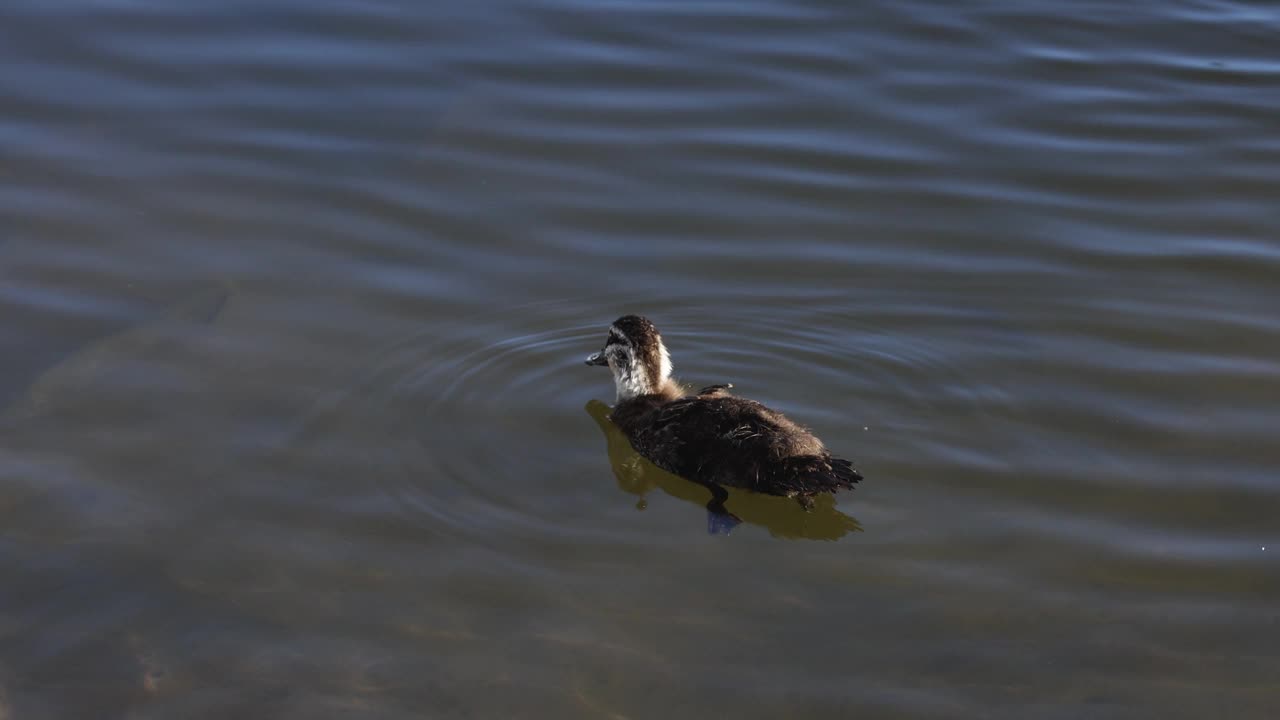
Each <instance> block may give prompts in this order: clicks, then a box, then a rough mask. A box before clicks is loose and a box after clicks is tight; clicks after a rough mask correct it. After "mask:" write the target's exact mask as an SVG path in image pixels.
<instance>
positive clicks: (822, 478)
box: [779, 455, 862, 495]
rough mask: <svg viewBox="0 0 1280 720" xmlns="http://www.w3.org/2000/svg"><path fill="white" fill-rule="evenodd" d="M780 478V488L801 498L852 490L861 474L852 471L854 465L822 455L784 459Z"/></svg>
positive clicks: (841, 459)
mask: <svg viewBox="0 0 1280 720" xmlns="http://www.w3.org/2000/svg"><path fill="white" fill-rule="evenodd" d="M781 475H782V479H783V482H781V483H779V484H780V485H782V486H783V487H785V488H786V489H787V490H789V491H793V492H795V493H798V494H801V495H814V494H817V493H825V492H835V491H837V490H852V489H853V486H854V485H855V484H857V483H858V481H859V480H861V479H862V473H860V472H858V471H857V470H854V469H853V463H851V462H849V461H848V460H845V459H843V458H836V457H830V456H822V455H798V456H795V457H790V458H787V460H786V462H785V464H784V467H783V468H782V473H781Z"/></svg>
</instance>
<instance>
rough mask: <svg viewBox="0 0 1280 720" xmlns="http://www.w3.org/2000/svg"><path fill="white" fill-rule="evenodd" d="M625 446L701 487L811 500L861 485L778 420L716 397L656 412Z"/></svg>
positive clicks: (846, 466)
mask: <svg viewBox="0 0 1280 720" xmlns="http://www.w3.org/2000/svg"><path fill="white" fill-rule="evenodd" d="M633 440H634V441H635V442H636V445H637V447H636V449H637V450H640V451H641V453H643V454H644V455H646V456H648V457H649V458H650V459H651V460H653V461H654V462H655V463H656V464H658V465H659V466H660V467H663V468H664V469H666V470H668V471H670V472H673V473H675V474H677V475H681V476H683V477H686V478H689V479H690V480H694V481H696V482H701V483H704V484H717V485H733V486H737V487H746V488H750V489H752V490H757V491H760V492H766V493H771V494H774V495H796V494H799V495H811V494H814V493H821V492H830V491H834V490H838V489H842V488H850V487H852V486H853V484H854V483H856V482H857V481H858V480H860V479H861V478H862V476H861V475H859V474H858V472H857V471H856V470H854V469H853V466H852V464H851V463H850V462H849V461H847V460H842V459H839V458H833V457H831V454H830V453H828V452H827V450H826V448H825V447H823V445H822V443H821V442H820V441H819V440H818V439H817V438H816V437H814V436H813V434H812V433H810V432H809V431H808V430H806V429H804V428H803V427H801V426H799V425H797V424H796V423H794V422H792V421H791V420H788V419H787V418H786V417H785V416H783V415H782V414H781V413H778V412H775V411H773V410H770V409H769V408H767V407H765V406H764V405H761V404H760V403H758V402H755V401H754V400H748V399H746V398H740V397H735V396H732V395H728V394H722V393H721V392H720V391H719V390H717V391H716V393H715V394H700V395H698V396H694V397H687V398H681V399H680V400H676V401H674V402H671V403H668V404H666V405H664V406H663V407H662V408H661V409H659V410H658V411H657V412H656V413H655V414H654V416H653V418H652V420H651V421H650V423H649V424H648V425H647V427H646V428H644V429H643V430H642V431H641V432H639V433H638V434H637V436H636V437H635V438H633Z"/></svg>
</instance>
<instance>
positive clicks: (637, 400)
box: [587, 315, 862, 502]
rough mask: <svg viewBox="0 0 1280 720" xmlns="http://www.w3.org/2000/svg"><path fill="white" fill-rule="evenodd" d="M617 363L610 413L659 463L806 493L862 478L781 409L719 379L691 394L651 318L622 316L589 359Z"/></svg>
mask: <svg viewBox="0 0 1280 720" xmlns="http://www.w3.org/2000/svg"><path fill="white" fill-rule="evenodd" d="M587 362H588V364H592V365H601V364H608V365H609V367H610V369H612V370H613V371H614V379H615V383H616V385H617V388H618V400H617V403H616V404H615V405H614V407H613V411H612V412H611V413H610V417H611V418H612V420H613V422H614V423H615V424H616V425H617V426H618V427H619V429H621V430H622V432H623V433H624V434H625V435H626V436H627V439H628V440H629V441H630V442H631V445H632V447H634V448H635V450H636V451H637V452H638V453H640V454H641V455H643V456H644V457H646V458H648V459H649V460H650V461H651V462H653V463H654V464H655V465H657V466H658V467H660V468H662V469H663V470H666V471H668V472H671V473H674V474H676V475H679V476H681V477H684V478H686V479H688V480H692V481H694V482H697V483H701V484H704V485H707V486H710V487H712V488H713V491H714V488H716V487H723V486H732V487H741V488H746V489H749V490H754V491H756V492H762V493H768V494H771V495H786V496H795V497H799V498H800V499H801V500H802V502H803V501H804V498H807V497H810V496H813V495H816V494H819V493H827V492H834V491H836V490H842V489H852V488H853V486H854V484H855V483H857V482H858V481H859V480H861V479H862V476H861V475H860V474H859V473H858V471H857V470H854V469H853V465H852V463H850V462H849V461H848V460H844V459H841V458H837V457H833V456H832V455H831V453H830V452H828V451H827V449H826V447H825V446H824V445H823V444H822V441H820V440H819V439H818V438H817V437H815V436H814V435H813V434H812V433H811V432H809V431H808V430H807V429H805V428H804V427H801V426H800V425H798V424H797V423H795V422H792V421H791V420H790V419H788V418H787V417H786V416H784V415H783V414H782V413H780V412H777V411H776V410H771V409H770V408H768V407H765V406H764V405H762V404H760V403H758V402H756V401H754V400H749V399H747V398H743V397H738V396H736V395H733V394H731V393H730V392H729V389H730V388H731V387H732V386H731V385H713V386H710V387H707V388H703V389H702V390H700V391H699V392H698V393H696V394H693V395H687V394H685V393H684V391H683V389H682V388H681V387H680V386H679V385H678V384H676V383H675V382H674V381H672V380H671V379H670V360H669V358H668V356H667V352H666V348H665V346H663V345H662V340H661V337H660V336H659V335H658V334H657V330H656V329H655V328H653V325H652V323H649V321H647V320H645V319H644V318H640V317H638V316H634V315H629V316H624V317H622V318H619V319H618V320H617V321H616V322H615V323H614V324H613V326H612V327H611V328H610V331H609V339H608V340H607V342H606V345H605V349H604V350H602V351H601V352H599V353H596V354H595V355H593V356H591V357H590V358H588V360H587Z"/></svg>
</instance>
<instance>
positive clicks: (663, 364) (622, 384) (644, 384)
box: [587, 315, 671, 402]
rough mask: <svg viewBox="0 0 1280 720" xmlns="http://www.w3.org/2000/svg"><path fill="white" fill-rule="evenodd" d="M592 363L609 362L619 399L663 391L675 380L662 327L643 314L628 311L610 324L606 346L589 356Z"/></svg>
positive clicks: (605, 363) (589, 361) (590, 363)
mask: <svg viewBox="0 0 1280 720" xmlns="http://www.w3.org/2000/svg"><path fill="white" fill-rule="evenodd" d="M587 364H588V365H607V366H608V367H609V370H611V371H612V372H613V383H614V385H615V386H616V387H617V390H618V401H619V402H621V401H623V400H629V399H631V398H633V397H637V396H640V395H652V394H654V393H658V392H661V391H662V389H663V388H664V387H665V386H666V385H667V383H668V382H669V381H670V380H671V355H670V354H669V353H668V352H667V346H666V345H663V344H662V336H661V335H659V334H658V328H656V327H654V326H653V323H651V322H649V321H648V320H646V319H645V318H642V317H640V316H639V315H624V316H622V317H620V318H618V319H617V320H614V321H613V324H612V325H610V326H609V335H608V337H607V338H605V343H604V349H603V350H601V351H600V352H598V353H595V354H593V355H591V356H590V357H588V358H587Z"/></svg>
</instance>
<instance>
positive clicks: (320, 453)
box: [282, 294, 1016, 540]
mask: <svg viewBox="0 0 1280 720" xmlns="http://www.w3.org/2000/svg"><path fill="white" fill-rule="evenodd" d="M766 307H767V308H768V312H765V311H764V308H766ZM636 311H639V312H644V313H645V314H647V315H649V316H650V317H652V318H653V319H654V320H655V322H656V323H658V325H659V328H660V329H661V330H662V331H663V334H664V338H665V339H666V342H667V344H668V345H669V347H670V348H671V349H672V353H673V356H674V358H675V363H676V375H677V377H678V378H680V379H681V380H682V381H683V382H685V383H686V384H687V385H690V386H691V387H698V386H700V385H703V384H710V383H713V382H726V381H728V382H733V383H734V384H735V385H736V386H737V387H738V388H739V390H740V391H741V392H743V394H746V395H750V396H752V397H755V398H758V399H760V400H762V401H764V402H767V403H769V404H771V405H774V406H777V407H779V408H780V409H783V410H784V411H786V412H788V413H791V414H793V415H794V416H795V417H797V418H798V419H800V420H801V421H803V422H806V423H808V424H810V425H812V426H813V427H814V428H815V429H816V430H818V431H819V432H820V433H821V434H822V435H823V437H824V438H826V440H827V442H828V444H829V445H830V446H831V447H833V448H835V449H837V450H839V451H840V452H842V453H844V454H847V455H850V456H851V457H853V458H855V461H856V462H858V464H859V465H860V466H861V467H862V468H863V470H864V472H868V471H869V470H868V464H870V465H871V466H874V463H875V452H877V451H878V450H880V449H882V448H883V447H885V443H886V442H888V445H889V446H892V442H891V441H889V440H887V438H891V437H892V436H894V435H895V434H897V433H898V431H902V430H904V429H907V428H912V429H913V435H918V433H917V432H916V431H918V429H919V428H921V427H924V426H927V425H928V422H929V417H930V415H931V414H932V413H933V412H935V411H939V410H940V409H945V410H946V412H948V413H951V414H954V413H955V412H956V410H955V408H954V407H952V408H949V409H946V408H942V406H943V405H953V406H957V405H958V406H959V407H960V408H961V412H962V413H963V414H964V415H965V416H966V417H968V418H971V419H972V421H974V422H980V421H981V420H982V418H983V417H985V416H986V415H987V413H988V412H989V410H990V409H991V408H992V407H993V406H995V405H999V404H1002V397H1003V396H1002V394H1001V393H1000V392H999V391H998V390H995V389H992V388H980V387H975V386H974V385H973V384H972V383H971V382H968V381H967V380H966V376H965V373H966V369H965V368H966V363H973V362H979V361H980V360H981V357H980V356H981V354H982V352H984V351H986V350H990V349H991V348H992V342H993V339H992V333H994V332H996V331H997V330H999V326H998V324H996V323H993V321H992V317H991V316H990V315H989V314H987V313H983V312H979V311H977V310H972V311H960V310H953V311H950V312H949V313H947V316H946V317H933V318H932V320H933V322H930V320H931V318H930V317H928V316H927V315H928V314H932V315H934V316H936V315H937V314H938V309H937V306H936V305H935V306H932V307H931V306H929V305H928V304H926V303H923V302H921V301H920V300H919V298H918V297H916V298H915V301H914V304H907V303H895V302H894V299H893V298H892V297H889V298H886V297H884V296H883V294H881V295H879V296H878V297H877V298H875V299H874V300H872V299H871V298H860V297H855V296H849V295H843V296H836V295H821V296H819V295H813V296H793V297H715V298H711V297H691V298H665V299H663V300H662V301H661V302H656V303H655V302H651V301H650V302H646V301H641V300H639V299H632V300H631V301H629V302H628V301H626V300H625V299H624V300H623V301H620V300H619V298H617V297H612V298H601V297H587V298H572V299H564V300H557V301H548V302H542V303H536V304H531V305H526V306H521V307H518V308H512V309H511V310H509V311H508V312H504V313H502V314H490V315H484V316H480V317H472V318H466V319H458V320H456V321H454V322H452V323H450V324H447V325H445V326H437V327H432V328H429V329H425V330H421V331H418V332H415V333H413V334H409V335H406V336H404V337H401V338H399V339H397V340H395V341H393V342H390V343H388V344H387V345H386V346H385V347H383V348H382V349H380V350H378V351H377V352H375V353H373V354H372V355H371V357H370V358H369V360H368V361H367V363H366V364H365V369H364V370H363V371H360V372H359V373H357V375H356V376H355V377H353V378H352V381H351V382H350V383H349V384H347V385H346V386H345V387H344V388H342V389H341V390H339V391H337V392H335V393H334V394H333V395H332V396H330V397H328V398H326V399H324V400H323V401H322V402H319V403H317V406H316V407H315V408H314V410H313V411H312V412H311V413H310V414H309V416H308V417H306V418H305V419H304V420H303V422H301V423H300V425H299V427H298V430H297V432H296V433H294V435H293V437H292V439H291V440H290V441H289V443H288V447H285V448H283V449H282V452H283V453H284V454H287V455H289V456H292V457H303V458H312V459H319V460H320V461H321V462H320V463H319V464H318V467H319V470H318V471H317V472H313V473H310V474H309V476H310V477H312V478H315V479H317V480H318V479H320V478H323V477H327V476H330V473H333V475H332V476H331V477H332V478H333V479H332V483H333V485H332V486H330V487H329V488H328V490H327V491H326V490H325V489H318V490H317V491H316V492H312V493H310V495H311V496H312V497H315V498H323V497H325V496H326V494H327V493H331V494H332V495H333V496H334V497H335V498H341V499H342V501H343V507H345V508H353V507H355V508H359V507H370V508H376V509H377V511H378V512H386V511H389V510H393V511H394V512H396V513H400V514H408V515H409V516H410V517H411V518H413V522H414V523H415V524H416V525H420V526H421V527H423V528H429V529H430V530H431V531H432V532H438V533H444V534H446V535H451V536H453V535H462V536H465V537H468V538H479V537H488V538H492V537H494V536H495V535H504V534H509V533H518V534H519V535H521V536H522V537H530V536H542V537H545V536H548V535H554V536H556V537H569V538H577V539H586V538H592V539H595V540H603V539H606V538H608V537H609V536H610V535H612V534H614V533H616V532H618V530H617V527H616V523H613V522H611V521H610V518H611V517H614V516H613V515H612V513H614V512H615V511H618V510H619V509H620V508H628V507H630V503H629V502H627V501H626V500H625V499H624V498H618V497H616V490H615V489H613V488H612V487H611V483H610V482H609V472H608V469H607V464H606V463H607V460H606V457H605V453H604V448H603V447H601V446H600V444H599V435H598V434H597V433H596V432H595V430H594V429H593V428H592V423H591V421H590V419H589V418H587V417H585V416H584V414H583V412H582V407H583V405H584V403H585V402H586V401H588V400H590V399H593V398H596V399H604V400H611V399H612V393H613V386H612V382H611V380H610V379H609V377H608V374H607V372H604V371H602V370H601V369H599V368H588V367H585V366H584V365H583V363H582V359H583V358H584V357H585V356H586V355H587V354H589V353H590V352H592V351H594V350H596V349H598V346H599V345H600V344H602V343H603V340H604V336H605V331H606V328H607V326H608V324H609V322H611V321H612V320H613V319H614V318H615V317H616V316H617V315H619V314H622V313H625V312H636ZM899 328H910V329H911V330H910V332H909V333H905V334H904V333H903V332H901V331H899ZM960 331H967V332H969V333H970V334H971V335H972V337H973V349H972V352H971V354H969V355H967V356H965V357H950V358H949V357H944V356H943V355H942V354H941V353H939V352H938V351H937V350H936V349H934V345H933V344H932V343H933V342H936V337H935V333H942V332H949V333H955V332H960ZM442 338H444V339H442ZM1004 339H1005V340H1007V341H1009V342H1014V341H1016V336H1015V335H1013V334H1011V333H1006V335H1005V337H1004ZM948 346H950V347H956V343H955V342H949V343H948ZM961 346H962V347H963V345H961ZM1000 353H1001V354H1002V355H1003V356H1008V354H1009V353H1008V350H1007V348H1002V349H1001V350H1000ZM903 398H909V399H910V400H911V402H907V403H904V402H903ZM904 407H905V408H911V409H913V410H912V411H911V413H910V414H904V413H903V411H902V408H904ZM895 408H896V409H895ZM869 436H878V437H877V440H876V442H875V443H874V445H873V443H871V442H868V440H867V438H868V437H869ZM917 440H918V437H915V438H913V440H912V442H915V441H917ZM904 452H905V449H904ZM869 474H870V475H871V476H872V477H873V479H874V471H870V472H869ZM356 477H358V478H362V479H365V480H367V481H368V482H367V483H362V484H360V487H361V488H363V489H364V491H368V492H376V493H377V497H363V498H359V500H358V502H354V503H353V502H352V501H353V498H352V496H351V493H352V492H360V491H359V490H357V489H356V488H355V487H352V483H353V480H352V478H356ZM853 501H856V500H853ZM853 501H851V502H853ZM614 519H616V517H615V518H614ZM698 522H701V519H700V518H699V519H698Z"/></svg>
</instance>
